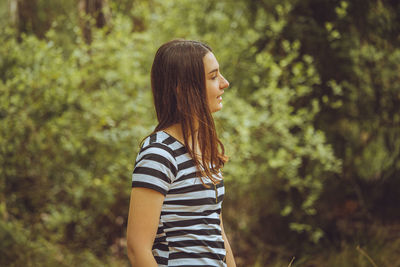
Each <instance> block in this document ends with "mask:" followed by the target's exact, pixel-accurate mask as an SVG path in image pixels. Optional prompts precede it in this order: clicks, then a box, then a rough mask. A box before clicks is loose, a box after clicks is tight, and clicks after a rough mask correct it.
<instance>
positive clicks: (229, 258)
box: [220, 213, 236, 267]
mask: <svg viewBox="0 0 400 267" xmlns="http://www.w3.org/2000/svg"><path fill="white" fill-rule="evenodd" d="M220 220H221V232H222V238H223V239H224V244H225V250H226V265H227V266H228V267H236V263H235V258H234V257H233V253H232V249H231V246H230V245H229V241H228V238H227V237H226V235H225V230H224V224H223V223H222V213H221V215H220Z"/></svg>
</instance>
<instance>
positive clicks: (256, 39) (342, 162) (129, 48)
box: [0, 0, 400, 267]
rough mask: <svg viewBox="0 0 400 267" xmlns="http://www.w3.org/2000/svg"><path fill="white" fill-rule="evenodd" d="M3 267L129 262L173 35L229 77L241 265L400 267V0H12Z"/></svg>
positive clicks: (229, 135) (4, 58)
mask: <svg viewBox="0 0 400 267" xmlns="http://www.w3.org/2000/svg"><path fill="white" fill-rule="evenodd" d="M0 23H1V24H0V25H1V27H0V166H1V167H0V266H45V267H47V266H60V267H62V266H129V265H128V261H127V257H126V245H125V243H126V240H125V231H126V219H127V212H128V204H129V193H130V190H131V173H132V170H133V164H134V159H135V157H136V153H137V152H138V149H139V142H140V141H141V139H142V138H143V137H144V136H146V135H147V134H148V133H149V132H150V131H152V129H153V127H154V126H155V123H156V120H155V114H154V111H153V106H152V99H151V92H150V91H151V90H150V81H149V73H150V67H151V63H152V60H153V57H154V54H155V52H156V49H157V48H158V47H159V46H160V45H161V44H162V43H163V42H166V41H168V40H171V39H174V38H187V39H197V40H202V41H204V42H206V43H208V44H209V45H210V46H211V47H212V48H213V50H214V53H215V55H216V56H217V58H218V60H219V62H220V65H221V70H222V72H223V74H224V76H225V77H227V79H228V80H229V81H230V83H231V86H230V89H228V90H227V91H226V94H225V95H224V108H223V110H222V111H221V112H219V113H217V114H216V115H215V119H216V121H217V125H218V131H219V135H220V137H221V138H222V139H223V142H224V144H225V145H226V149H227V152H228V154H229V155H230V161H229V162H228V164H227V165H226V167H225V170H224V173H225V179H226V190H227V194H226V198H225V201H224V221H225V228H226V232H227V233H228V235H229V237H230V242H231V244H232V247H233V250H234V253H235V256H236V261H237V264H238V266H261V267H262V266H288V264H289V262H290V261H291V259H293V257H295V260H294V262H293V264H292V266H343V267H347V266H400V256H399V255H400V208H399V204H400V112H399V111H400V108H399V107H400V1H398V0H259V1H255V0H219V1H213V0H202V1H193V0H179V1H178V0H177V1H173V0H149V1H145V0H56V1H55V0H54V1H46V0H1V1H0Z"/></svg>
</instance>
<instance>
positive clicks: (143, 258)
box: [128, 249, 158, 267]
mask: <svg viewBox="0 0 400 267" xmlns="http://www.w3.org/2000/svg"><path fill="white" fill-rule="evenodd" d="M128 258H129V261H130V263H131V266H132V267H157V266H158V265H157V262H156V260H155V259H154V256H153V254H152V253H151V251H147V250H146V251H138V252H136V253H135V252H134V251H132V250H129V249H128Z"/></svg>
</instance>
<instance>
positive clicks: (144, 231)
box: [127, 187, 164, 267]
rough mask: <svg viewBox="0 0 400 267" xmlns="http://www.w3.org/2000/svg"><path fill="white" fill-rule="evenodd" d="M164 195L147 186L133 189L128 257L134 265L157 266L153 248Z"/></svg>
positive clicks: (128, 230)
mask: <svg viewBox="0 0 400 267" xmlns="http://www.w3.org/2000/svg"><path fill="white" fill-rule="evenodd" d="M163 201H164V195H163V194H161V193H159V192H157V191H155V190H152V189H147V188H141V187H134V188H132V191H131V200H130V205H129V217H128V226H127V245H128V257H129V261H130V262H131V264H132V266H133V267H153V266H154V267H157V266H158V265H157V263H156V261H155V259H154V257H153V254H152V252H151V249H152V247H153V242H154V238H155V236H156V233H157V227H158V223H159V220H160V213H161V207H162V203H163Z"/></svg>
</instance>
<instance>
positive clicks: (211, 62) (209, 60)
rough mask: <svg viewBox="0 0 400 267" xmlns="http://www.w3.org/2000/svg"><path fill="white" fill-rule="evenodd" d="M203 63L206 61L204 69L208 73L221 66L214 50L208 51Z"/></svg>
mask: <svg viewBox="0 0 400 267" xmlns="http://www.w3.org/2000/svg"><path fill="white" fill-rule="evenodd" d="M203 63H204V70H205V73H206V74H208V73H210V72H213V71H215V70H218V68H219V64H218V61H217V59H216V58H215V56H214V54H213V53H212V52H208V53H207V54H206V55H205V56H204V57H203Z"/></svg>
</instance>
